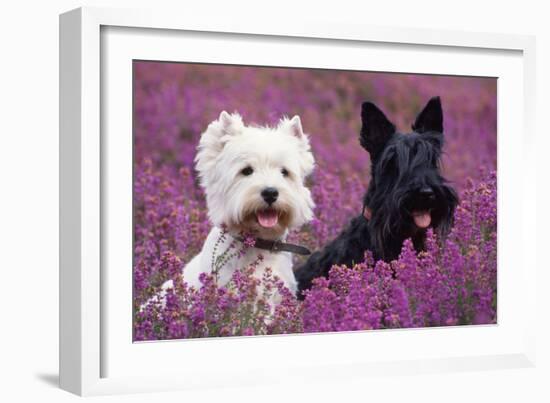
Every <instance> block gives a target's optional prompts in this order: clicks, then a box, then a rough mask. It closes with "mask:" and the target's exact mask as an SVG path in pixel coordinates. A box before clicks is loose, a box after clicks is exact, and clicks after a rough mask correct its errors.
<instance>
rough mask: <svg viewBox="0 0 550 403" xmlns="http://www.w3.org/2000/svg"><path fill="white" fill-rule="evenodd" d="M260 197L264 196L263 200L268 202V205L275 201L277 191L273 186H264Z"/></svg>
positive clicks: (277, 194) (277, 195)
mask: <svg viewBox="0 0 550 403" xmlns="http://www.w3.org/2000/svg"><path fill="white" fill-rule="evenodd" d="M261 194H262V197H263V198H264V200H265V202H266V203H267V204H269V205H270V206H271V205H272V204H273V203H275V201H276V200H277V197H279V191H278V190H277V189H275V188H271V187H270V188H265V189H264V190H262V193H261Z"/></svg>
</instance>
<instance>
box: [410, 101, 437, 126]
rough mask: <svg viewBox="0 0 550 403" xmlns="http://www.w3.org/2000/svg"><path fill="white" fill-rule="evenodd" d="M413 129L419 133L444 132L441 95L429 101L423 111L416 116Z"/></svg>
mask: <svg viewBox="0 0 550 403" xmlns="http://www.w3.org/2000/svg"><path fill="white" fill-rule="evenodd" d="M412 129H413V130H414V131H415V132H417V133H425V132H439V133H443V110H442V108H441V99H439V97H433V98H432V99H430V100H429V101H428V103H427V104H426V106H425V107H424V109H423V110H422V112H420V113H419V114H418V116H417V117H416V121H415V122H414V124H413V125H412Z"/></svg>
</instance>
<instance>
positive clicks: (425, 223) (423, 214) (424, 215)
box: [412, 211, 432, 228]
mask: <svg viewBox="0 0 550 403" xmlns="http://www.w3.org/2000/svg"><path fill="white" fill-rule="evenodd" d="M412 216H413V219H414V223H415V224H416V226H417V227H418V228H428V227H429V226H430V224H431V223H432V216H431V214H430V212H429V211H413V213H412Z"/></svg>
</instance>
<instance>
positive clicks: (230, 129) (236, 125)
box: [218, 111, 244, 136]
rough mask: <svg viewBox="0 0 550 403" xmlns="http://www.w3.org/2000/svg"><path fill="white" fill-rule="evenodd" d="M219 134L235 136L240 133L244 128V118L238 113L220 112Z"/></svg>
mask: <svg viewBox="0 0 550 403" xmlns="http://www.w3.org/2000/svg"><path fill="white" fill-rule="evenodd" d="M218 125H219V129H220V131H219V135H220V136H234V135H236V134H240V133H241V132H242V130H243V128H244V125H243V119H242V118H241V115H239V114H238V113H234V114H232V115H230V114H229V113H227V112H226V111H222V113H220V117H219V118H218Z"/></svg>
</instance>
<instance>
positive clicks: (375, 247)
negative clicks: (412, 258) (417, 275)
mask: <svg viewBox="0 0 550 403" xmlns="http://www.w3.org/2000/svg"><path fill="white" fill-rule="evenodd" d="M430 188H431V189H432V190H433V198H423V197H422V196H419V195H418V194H417V193H415V192H411V191H407V190H395V191H394V192H392V193H391V194H390V195H388V193H386V192H380V193H379V194H376V193H374V194H373V193H370V194H369V193H367V197H366V198H365V202H366V205H367V207H369V208H370V210H371V211H372V213H371V219H370V222H369V230H370V233H371V242H372V251H373V253H374V255H375V257H377V258H380V259H383V260H385V261H391V260H394V259H396V258H397V257H398V256H399V254H400V252H401V247H402V245H403V241H405V240H406V239H408V238H411V239H412V241H413V244H414V246H415V249H416V250H417V251H420V250H423V249H424V240H425V237H426V230H427V228H422V227H419V226H418V225H417V224H416V223H415V218H414V216H415V215H419V214H424V215H426V216H428V217H429V218H428V219H427V220H428V225H426V227H431V228H433V230H434V232H435V233H436V234H437V235H438V236H439V237H440V238H441V237H444V236H446V235H447V234H448V233H449V231H450V229H451V227H452V225H453V215H454V210H455V208H456V205H457V203H458V197H457V195H456V193H455V191H454V190H453V189H452V188H451V187H449V186H447V185H445V184H437V185H435V184H432V185H431V186H430Z"/></svg>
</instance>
